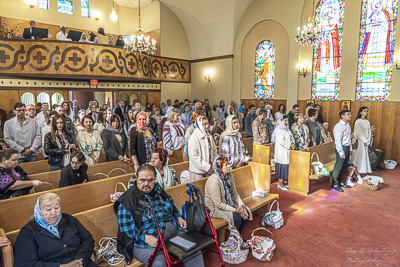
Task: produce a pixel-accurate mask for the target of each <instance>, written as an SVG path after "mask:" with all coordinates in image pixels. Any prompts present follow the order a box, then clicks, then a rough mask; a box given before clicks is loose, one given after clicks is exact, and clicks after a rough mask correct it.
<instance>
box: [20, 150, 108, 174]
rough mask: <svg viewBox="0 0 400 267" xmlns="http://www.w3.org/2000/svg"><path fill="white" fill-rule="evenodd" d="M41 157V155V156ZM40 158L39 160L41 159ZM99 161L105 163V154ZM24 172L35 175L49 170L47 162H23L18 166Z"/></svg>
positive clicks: (102, 154)
mask: <svg viewBox="0 0 400 267" xmlns="http://www.w3.org/2000/svg"><path fill="white" fill-rule="evenodd" d="M42 156H43V154H42ZM42 156H41V157H40V158H42ZM101 159H102V162H106V153H105V152H102V153H101ZM18 165H19V166H20V167H21V168H22V169H24V171H25V172H26V173H27V174H28V175H30V174H37V173H42V172H48V171H49V169H50V165H49V164H48V163H47V160H45V159H42V160H39V157H38V160H37V161H33V162H24V163H20V164H18Z"/></svg>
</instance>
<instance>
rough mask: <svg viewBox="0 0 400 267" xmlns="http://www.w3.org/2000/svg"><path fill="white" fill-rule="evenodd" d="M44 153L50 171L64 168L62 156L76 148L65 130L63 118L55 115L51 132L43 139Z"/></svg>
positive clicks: (70, 135)
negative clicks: (46, 156) (47, 157)
mask: <svg viewBox="0 0 400 267" xmlns="http://www.w3.org/2000/svg"><path fill="white" fill-rule="evenodd" d="M43 146H44V148H43V149H44V152H45V153H46V155H48V156H49V159H48V163H49V165H50V171H56V170H61V169H62V168H63V167H64V165H65V164H64V155H65V154H66V153H67V152H68V150H69V149H73V148H76V146H75V144H74V138H73V137H72V134H71V133H69V131H68V130H67V127H66V124H65V120H64V117H63V116H62V115H59V114H56V115H54V117H53V121H52V124H51V132H50V133H48V134H46V136H45V137H44V145H43Z"/></svg>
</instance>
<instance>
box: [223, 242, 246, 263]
mask: <svg viewBox="0 0 400 267" xmlns="http://www.w3.org/2000/svg"><path fill="white" fill-rule="evenodd" d="M243 245H244V248H243V249H241V250H239V251H238V252H237V251H234V252H231V251H224V250H221V254H222V257H223V259H224V262H226V263H229V264H242V263H244V262H245V261H246V260H247V256H249V251H250V250H249V249H248V248H247V247H246V243H243Z"/></svg>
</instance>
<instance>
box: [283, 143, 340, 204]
mask: <svg viewBox="0 0 400 267" xmlns="http://www.w3.org/2000/svg"><path fill="white" fill-rule="evenodd" d="M314 152H316V153H317V154H318V156H319V160H320V162H322V163H323V164H324V165H325V167H326V168H327V169H328V171H329V172H332V171H333V167H334V165H335V162H336V156H335V142H334V141H332V142H329V143H326V144H323V145H319V146H315V147H311V148H310V151H307V150H291V151H290V159H289V162H290V164H289V191H292V192H296V193H299V194H301V195H305V196H306V195H308V192H309V191H310V179H311V180H312V179H320V178H322V177H321V176H318V175H316V174H313V175H310V164H311V155H312V154H313V153H314ZM316 160H317V159H316V157H315V156H314V159H313V161H316Z"/></svg>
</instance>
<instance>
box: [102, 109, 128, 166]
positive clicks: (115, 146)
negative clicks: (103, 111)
mask: <svg viewBox="0 0 400 267" xmlns="http://www.w3.org/2000/svg"><path fill="white" fill-rule="evenodd" d="M101 139H102V140H103V148H104V150H105V151H106V159H107V162H108V161H115V160H120V161H123V162H126V161H127V160H128V156H129V150H128V138H127V137H126V135H125V132H124V129H123V128H122V124H121V120H120V118H119V116H118V115H112V116H111V119H110V122H109V123H108V126H107V127H106V128H105V129H104V131H103V132H102V133H101Z"/></svg>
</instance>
